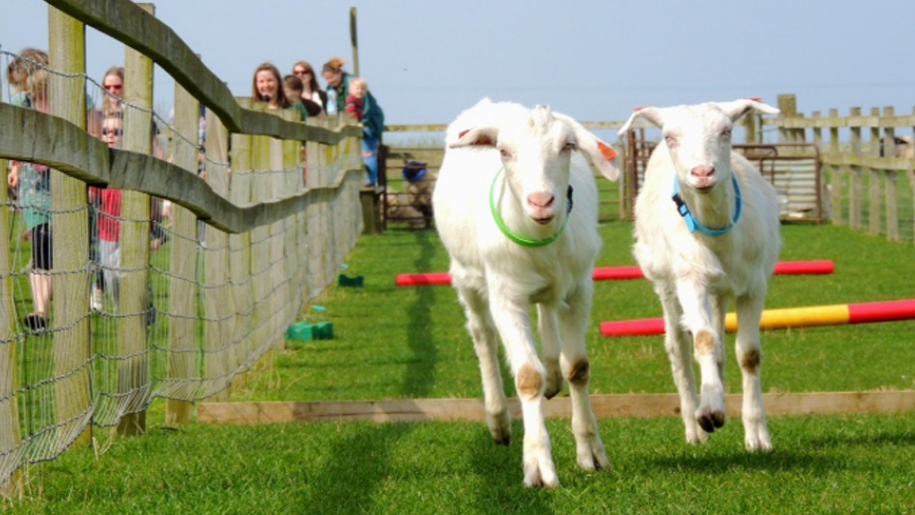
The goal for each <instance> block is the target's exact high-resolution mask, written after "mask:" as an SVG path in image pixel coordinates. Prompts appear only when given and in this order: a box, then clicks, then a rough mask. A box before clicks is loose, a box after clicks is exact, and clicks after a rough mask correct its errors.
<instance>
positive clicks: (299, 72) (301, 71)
mask: <svg viewBox="0 0 915 515" xmlns="http://www.w3.org/2000/svg"><path fill="white" fill-rule="evenodd" d="M292 73H294V74H295V75H311V72H310V71H308V70H294V71H293V72H292Z"/></svg>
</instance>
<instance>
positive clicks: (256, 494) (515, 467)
mask: <svg viewBox="0 0 915 515" xmlns="http://www.w3.org/2000/svg"><path fill="white" fill-rule="evenodd" d="M912 421H913V417H912V416H911V415H908V416H904V415H900V416H849V417H792V418H776V419H774V420H773V421H772V422H771V427H772V430H773V432H774V434H775V435H776V443H777V445H778V447H777V449H776V450H775V451H774V452H772V453H769V454H762V455H751V454H747V453H745V452H744V451H743V450H742V449H741V448H740V447H741V446H742V437H741V435H740V431H739V430H736V429H737V428H736V427H734V428H726V429H727V430H725V431H723V432H722V433H721V434H720V435H718V434H717V433H716V435H715V438H714V441H713V442H711V443H710V444H709V445H705V446H701V447H689V446H687V445H685V444H684V443H683V442H682V438H681V437H680V432H681V428H680V422H679V420H677V419H656V420H608V421H604V422H603V424H602V427H601V432H602V434H603V436H604V442H605V444H606V445H607V449H608V454H609V457H610V460H611V462H612V463H613V467H614V468H613V470H612V471H610V472H609V473H607V472H601V473H597V474H586V473H584V472H582V471H580V470H578V469H577V467H576V466H575V463H574V461H575V460H574V454H575V450H574V440H573V438H572V436H571V434H570V432H569V429H568V422H567V421H563V420H552V421H550V422H549V423H548V428H549V430H550V432H551V435H552V437H553V446H554V447H553V451H554V452H553V454H554V458H555V461H556V466H557V472H558V473H559V475H560V479H561V481H562V487H561V488H559V489H556V490H549V491H541V490H527V489H524V488H523V487H522V486H521V470H520V463H521V446H520V445H519V443H520V442H518V441H516V442H515V443H513V444H512V446H510V447H499V446H495V445H493V444H492V442H491V441H490V440H489V438H488V433H487V431H486V430H485V428H484V427H483V426H482V425H481V424H470V423H424V424H385V425H380V424H368V423H351V424H333V423H325V424H310V425H304V424H300V425H296V424H289V425H272V426H253V427H207V426H189V427H187V428H184V429H182V430H180V431H170V430H166V429H162V428H158V429H153V430H152V431H151V432H150V433H149V434H147V435H146V436H144V437H142V438H130V439H123V440H120V441H118V442H117V443H116V444H115V445H114V446H113V447H112V448H111V450H110V451H109V452H108V453H107V454H105V455H104V456H102V457H101V458H100V459H98V460H96V459H93V457H92V456H91V453H90V452H89V451H87V450H78V451H71V452H69V453H67V454H66V455H65V456H64V457H63V458H62V459H60V460H58V461H56V462H52V463H50V464H48V465H46V466H44V467H43V468H42V469H41V478H40V479H41V481H33V482H32V485H33V486H32V490H30V491H29V492H28V494H29V498H27V499H26V501H24V502H22V503H19V504H17V505H16V507H15V509H11V510H10V512H11V513H49V514H51V513H66V514H80V513H86V514H93V515H96V514H107V513H132V514H145V513H154V514H160V513H195V514H210V513H228V514H247V513H313V514H349V513H353V514H375V513H377V514H389V513H397V514H427V513H435V514H452V513H454V514H486V515H488V514H492V513H499V514H510V513H534V514H540V513H576V514H603V513H639V514H643V513H659V514H676V513H735V514H744V513H772V514H784V513H868V514H870V513H906V512H911V510H913V509H915V480H913V476H912V469H911V459H910V458H909V457H910V456H911V455H912V448H913V446H915V432H913V425H912ZM514 429H515V432H516V434H520V432H521V427H520V424H519V423H516V424H515V427H514ZM906 456H909V457H906ZM34 479H38V478H34ZM39 485H40V489H39Z"/></svg>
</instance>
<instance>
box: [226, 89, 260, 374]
mask: <svg viewBox="0 0 915 515" xmlns="http://www.w3.org/2000/svg"><path fill="white" fill-rule="evenodd" d="M239 100H242V99H239ZM244 100H250V99H244ZM239 105H242V106H243V107H250V104H248V103H243V102H241V101H240V102H239ZM231 152H232V155H231V161H232V184H231V188H230V190H229V200H231V201H232V202H233V203H234V204H236V205H245V204H247V203H249V202H250V201H251V181H252V175H253V173H252V169H251V136H249V135H247V134H233V135H232V151H231ZM229 248H230V249H232V252H231V253H230V255H229V281H230V282H231V284H232V285H234V286H231V289H232V292H231V294H232V298H233V299H234V306H235V312H236V314H235V317H236V321H235V331H234V334H233V336H232V338H233V341H239V342H240V343H239V346H240V347H241V348H243V349H244V354H245V355H246V356H250V355H251V354H253V353H254V351H255V348H256V347H255V346H256V344H257V340H256V339H255V338H254V337H253V335H252V331H253V329H254V324H253V322H252V321H253V320H254V317H253V309H254V305H255V304H254V295H253V288H254V284H253V283H254V282H255V281H252V280H251V279H252V276H251V231H247V232H245V233H243V234H230V235H229Z"/></svg>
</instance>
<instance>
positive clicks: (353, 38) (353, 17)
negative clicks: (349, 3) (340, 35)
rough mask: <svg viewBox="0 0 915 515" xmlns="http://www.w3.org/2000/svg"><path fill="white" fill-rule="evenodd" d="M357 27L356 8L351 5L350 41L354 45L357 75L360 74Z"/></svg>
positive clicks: (354, 70)
mask: <svg viewBox="0 0 915 515" xmlns="http://www.w3.org/2000/svg"><path fill="white" fill-rule="evenodd" d="M356 29H357V18H356V8H355V7H350V9H349V37H350V42H351V43H352V45H353V73H354V74H356V77H358V76H359V37H358V36H357V34H356Z"/></svg>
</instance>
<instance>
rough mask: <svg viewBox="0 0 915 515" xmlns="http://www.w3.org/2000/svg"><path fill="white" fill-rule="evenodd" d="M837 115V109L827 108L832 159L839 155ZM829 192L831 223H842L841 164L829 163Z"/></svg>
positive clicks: (843, 180)
mask: <svg viewBox="0 0 915 515" xmlns="http://www.w3.org/2000/svg"><path fill="white" fill-rule="evenodd" d="M838 117H839V110H838V109H836V108H832V109H830V110H829V118H830V127H829V155H830V156H832V159H837V158H838V157H839V126H838V123H837V122H836V121H835V120H836V119H837V118H838ZM829 169H830V170H831V173H830V181H829V183H830V193H831V197H830V198H831V202H830V206H831V208H832V223H833V224H835V225H842V224H843V223H844V222H843V220H842V187H843V186H844V183H845V182H846V181H845V173H844V171H845V170H844V167H843V165H841V164H830V165H829Z"/></svg>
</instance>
